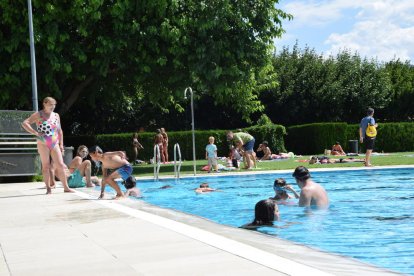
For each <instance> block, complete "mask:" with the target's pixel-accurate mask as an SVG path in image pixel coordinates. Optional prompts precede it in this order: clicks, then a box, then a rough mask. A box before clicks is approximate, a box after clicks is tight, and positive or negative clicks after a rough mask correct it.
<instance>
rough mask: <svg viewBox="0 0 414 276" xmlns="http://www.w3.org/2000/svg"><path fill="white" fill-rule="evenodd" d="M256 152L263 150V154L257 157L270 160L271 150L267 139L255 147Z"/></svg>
mask: <svg viewBox="0 0 414 276" xmlns="http://www.w3.org/2000/svg"><path fill="white" fill-rule="evenodd" d="M257 151H258V152H263V156H262V157H261V158H259V160H260V161H263V160H272V151H271V150H270V148H269V144H268V142H267V141H263V142H262V143H261V144H260V145H259V147H258V148H257Z"/></svg>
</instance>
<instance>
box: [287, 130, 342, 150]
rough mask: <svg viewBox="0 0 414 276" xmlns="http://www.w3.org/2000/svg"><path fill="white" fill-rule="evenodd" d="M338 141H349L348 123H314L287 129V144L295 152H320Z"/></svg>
mask: <svg viewBox="0 0 414 276" xmlns="http://www.w3.org/2000/svg"><path fill="white" fill-rule="evenodd" d="M336 141H338V142H339V143H341V144H342V145H346V144H347V143H346V142H347V124H346V123H314V124H306V125H298V126H292V127H289V128H288V129H287V136H286V146H287V149H288V151H292V152H294V153H295V154H318V153H321V152H323V151H324V150H325V149H331V147H332V145H333V144H334V143H335V142H336Z"/></svg>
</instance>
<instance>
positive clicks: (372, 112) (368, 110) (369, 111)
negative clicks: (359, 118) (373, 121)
mask: <svg viewBox="0 0 414 276" xmlns="http://www.w3.org/2000/svg"><path fill="white" fill-rule="evenodd" d="M372 114H374V109H373V108H371V107H368V109H367V115H368V116H369V115H372Z"/></svg>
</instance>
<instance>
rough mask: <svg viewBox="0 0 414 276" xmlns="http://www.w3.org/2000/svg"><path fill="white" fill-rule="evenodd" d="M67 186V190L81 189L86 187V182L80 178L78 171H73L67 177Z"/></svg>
mask: <svg viewBox="0 0 414 276" xmlns="http://www.w3.org/2000/svg"><path fill="white" fill-rule="evenodd" d="M68 186H69V188H82V187H85V186H86V181H85V179H84V178H83V177H82V175H81V173H80V171H79V170H75V171H74V172H73V173H72V174H71V175H70V176H69V177H68Z"/></svg>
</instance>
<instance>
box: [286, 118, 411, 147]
mask: <svg viewBox="0 0 414 276" xmlns="http://www.w3.org/2000/svg"><path fill="white" fill-rule="evenodd" d="M349 140H358V141H359V124H349V125H348V124H346V123H315V124H307V125H299V126H292V127H289V128H288V129H287V136H286V141H285V144H286V147H287V149H288V150H289V151H293V152H294V153H296V154H320V153H322V152H323V151H324V149H330V148H331V147H332V145H333V144H334V143H335V142H336V141H338V142H340V143H341V145H342V147H343V148H344V150H345V152H347V151H349V150H350V148H349V147H350V145H349ZM358 143H359V142H358ZM358 148H359V151H360V152H363V151H365V148H364V146H363V145H361V144H359V146H358ZM413 150H414V123H380V124H379V125H378V136H377V139H376V141H375V148H374V151H377V152H382V151H384V152H404V151H413Z"/></svg>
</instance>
